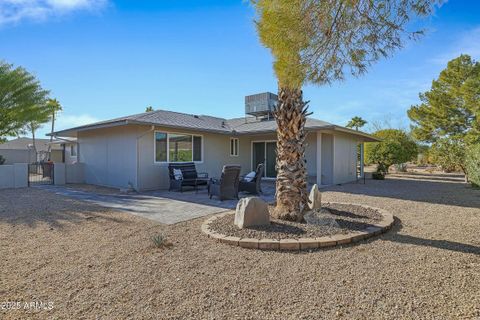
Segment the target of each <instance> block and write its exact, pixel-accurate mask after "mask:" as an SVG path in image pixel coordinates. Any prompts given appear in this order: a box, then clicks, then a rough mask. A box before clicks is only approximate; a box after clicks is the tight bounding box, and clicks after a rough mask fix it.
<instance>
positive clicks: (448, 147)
mask: <svg viewBox="0 0 480 320" xmlns="http://www.w3.org/2000/svg"><path fill="white" fill-rule="evenodd" d="M465 150H466V147H465V144H464V142H463V141H462V140H455V139H440V140H438V141H437V142H435V143H434V144H433V145H432V148H431V149H430V153H431V156H432V160H433V163H435V164H436V165H438V166H440V167H441V168H442V170H443V171H445V172H453V171H457V170H462V171H463V172H465V156H466V154H465Z"/></svg>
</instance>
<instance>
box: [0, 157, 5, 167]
mask: <svg viewBox="0 0 480 320" xmlns="http://www.w3.org/2000/svg"><path fill="white" fill-rule="evenodd" d="M4 163H5V158H4V157H3V156H0V165H2V164H4Z"/></svg>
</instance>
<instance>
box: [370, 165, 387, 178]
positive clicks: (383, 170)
mask: <svg viewBox="0 0 480 320" xmlns="http://www.w3.org/2000/svg"><path fill="white" fill-rule="evenodd" d="M386 174H387V166H386V165H384V164H379V165H378V166H377V171H376V172H374V173H372V178H373V179H374V180H385V175H386Z"/></svg>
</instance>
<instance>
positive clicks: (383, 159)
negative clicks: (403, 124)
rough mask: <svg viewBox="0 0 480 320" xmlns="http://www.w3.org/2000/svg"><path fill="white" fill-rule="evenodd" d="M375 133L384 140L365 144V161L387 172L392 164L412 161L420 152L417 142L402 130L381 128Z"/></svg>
mask: <svg viewBox="0 0 480 320" xmlns="http://www.w3.org/2000/svg"><path fill="white" fill-rule="evenodd" d="M373 135H374V136H376V137H377V138H380V139H381V140H382V141H381V142H370V143H367V144H365V162H366V163H367V164H377V165H378V166H379V167H380V166H381V168H382V169H385V170H384V172H385V173H386V172H387V171H388V168H389V167H390V166H391V165H393V164H402V163H405V162H408V161H411V160H413V159H414V158H415V157H416V156H417V154H418V149H417V144H416V143H415V141H413V140H412V139H411V138H410V137H409V136H408V135H407V134H406V133H405V132H404V131H402V130H397V129H385V130H379V131H377V132H375V133H374V134H373Z"/></svg>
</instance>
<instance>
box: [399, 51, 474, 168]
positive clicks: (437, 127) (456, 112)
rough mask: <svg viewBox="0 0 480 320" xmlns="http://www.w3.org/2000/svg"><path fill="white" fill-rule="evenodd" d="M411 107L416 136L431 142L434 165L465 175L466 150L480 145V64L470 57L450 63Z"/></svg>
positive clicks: (465, 56)
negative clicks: (462, 172)
mask: <svg viewBox="0 0 480 320" xmlns="http://www.w3.org/2000/svg"><path fill="white" fill-rule="evenodd" d="M420 100H421V102H422V103H421V104H419V105H415V106H412V107H411V108H410V110H408V116H409V117H410V119H411V120H412V121H413V123H414V125H413V127H412V133H413V136H414V137H415V138H416V139H418V140H420V141H424V142H428V143H432V150H433V152H434V154H435V156H434V159H435V162H436V163H437V164H439V165H441V166H442V167H443V168H445V169H447V170H452V169H453V168H454V167H457V168H462V170H463V171H464V172H465V174H467V172H466V165H465V159H466V153H465V152H466V150H467V149H468V148H469V147H470V146H473V145H475V144H477V143H480V63H479V62H476V61H474V60H472V58H471V57H470V56H468V55H461V56H459V57H458V58H455V59H453V60H451V61H450V62H448V65H447V68H446V69H444V70H443V71H442V72H441V73H440V76H439V77H438V79H437V80H434V81H432V87H431V89H430V91H427V92H424V93H421V94H420Z"/></svg>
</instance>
